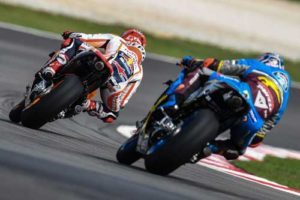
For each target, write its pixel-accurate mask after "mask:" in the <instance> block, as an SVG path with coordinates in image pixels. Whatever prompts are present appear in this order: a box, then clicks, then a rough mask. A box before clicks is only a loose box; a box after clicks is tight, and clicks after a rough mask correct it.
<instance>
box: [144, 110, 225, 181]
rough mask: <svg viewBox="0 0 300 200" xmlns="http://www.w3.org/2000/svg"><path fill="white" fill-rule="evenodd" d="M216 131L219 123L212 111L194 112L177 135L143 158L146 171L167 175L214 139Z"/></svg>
mask: <svg viewBox="0 0 300 200" xmlns="http://www.w3.org/2000/svg"><path fill="white" fill-rule="evenodd" d="M218 129H219V121H218V118H217V116H216V115H215V113H214V112H213V111H211V110H209V109H203V110H198V111H196V112H195V113H193V114H192V115H191V116H189V117H188V119H187V120H185V122H184V124H183V125H182V129H181V131H180V132H179V133H178V134H177V135H175V136H173V137H172V138H169V140H168V141H167V142H166V144H164V145H162V146H161V147H160V148H158V149H157V150H156V151H154V152H153V153H151V154H150V155H148V156H147V157H146V158H145V167H146V169H147V170H148V171H149V172H151V173H154V174H158V175H164V176H165V175H168V174H169V173H171V172H173V171H174V170H176V169H177V168H179V167H180V166H181V165H183V164H185V163H187V162H189V160H190V159H191V158H192V156H193V155H195V154H196V153H198V152H199V151H201V150H202V149H203V148H204V147H205V146H206V145H207V143H208V142H211V141H212V140H213V139H215V138H216V136H217V134H218Z"/></svg>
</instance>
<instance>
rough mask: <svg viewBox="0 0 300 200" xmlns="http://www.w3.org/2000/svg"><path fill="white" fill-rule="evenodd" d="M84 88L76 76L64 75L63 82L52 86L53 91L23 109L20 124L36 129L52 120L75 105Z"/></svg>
mask: <svg viewBox="0 0 300 200" xmlns="http://www.w3.org/2000/svg"><path fill="white" fill-rule="evenodd" d="M83 92H84V87H83V85H82V83H81V81H80V79H79V77H78V76H76V75H72V74H71V75H66V76H65V77H64V79H63V80H61V81H59V82H58V83H56V84H55V85H54V86H53V89H52V90H51V91H50V92H49V93H48V94H46V95H45V96H42V97H41V98H37V99H35V100H34V101H33V102H32V103H31V104H30V105H28V106H27V107H25V109H24V110H23V112H22V115H21V121H22V124H23V125H24V126H26V127H29V128H33V129H38V128H40V127H41V126H43V125H44V124H46V123H47V122H48V121H50V120H52V119H54V118H55V117H56V116H57V115H58V113H60V112H61V111H62V110H64V109H65V108H67V107H68V106H70V105H71V104H73V103H75V102H76V101H77V100H78V99H79V98H80V97H81V96H82V94H83Z"/></svg>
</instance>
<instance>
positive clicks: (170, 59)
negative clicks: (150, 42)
mask: <svg viewBox="0 0 300 200" xmlns="http://www.w3.org/2000/svg"><path fill="white" fill-rule="evenodd" d="M0 28H5V29H8V30H13V31H18V32H21V33H27V34H31V35H35V36H38V37H43V38H47V39H54V40H61V39H62V38H61V36H60V35H59V34H55V33H52V32H48V31H41V30H38V29H34V28H29V27H25V26H20V25H15V24H10V23H5V22H0ZM183 56H184V55H183ZM147 57H149V58H151V59H153V60H157V61H161V62H165V63H170V64H175V63H176V62H177V61H178V60H179V58H175V57H171V56H165V55H160V54H156V53H147ZM292 87H293V88H295V89H300V82H295V81H292Z"/></svg>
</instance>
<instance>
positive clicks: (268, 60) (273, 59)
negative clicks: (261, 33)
mask: <svg viewBox="0 0 300 200" xmlns="http://www.w3.org/2000/svg"><path fill="white" fill-rule="evenodd" d="M258 60H259V61H260V62H262V63H264V64H265V65H268V66H270V67H275V68H279V69H284V62H283V58H282V57H281V56H280V55H279V54H277V53H264V54H262V55H261V56H260V57H259V58H258Z"/></svg>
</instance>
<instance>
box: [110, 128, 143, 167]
mask: <svg viewBox="0 0 300 200" xmlns="http://www.w3.org/2000/svg"><path fill="white" fill-rule="evenodd" d="M138 138H139V136H138V134H135V135H133V136H131V137H130V138H129V139H128V140H127V141H126V142H124V143H123V144H122V146H121V147H120V148H119V150H118V152H117V155H116V157H117V160H118V162H119V163H122V164H124V165H131V164H132V163H134V162H136V161H137V160H138V159H140V158H141V157H142V156H141V154H140V153H139V152H137V151H136V145H137V141H138Z"/></svg>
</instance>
